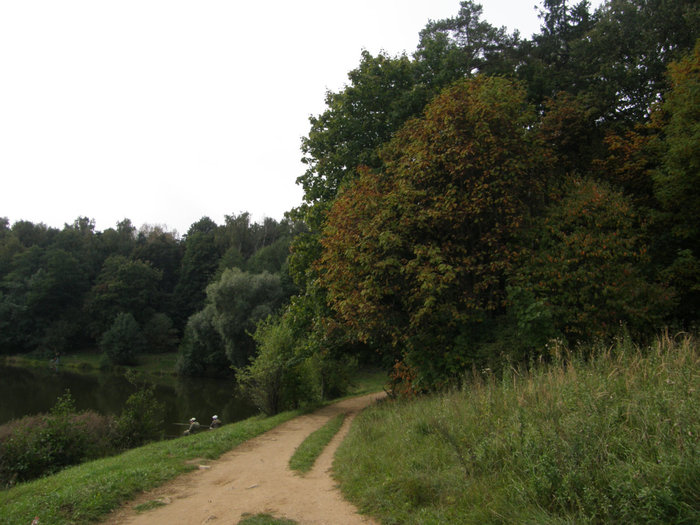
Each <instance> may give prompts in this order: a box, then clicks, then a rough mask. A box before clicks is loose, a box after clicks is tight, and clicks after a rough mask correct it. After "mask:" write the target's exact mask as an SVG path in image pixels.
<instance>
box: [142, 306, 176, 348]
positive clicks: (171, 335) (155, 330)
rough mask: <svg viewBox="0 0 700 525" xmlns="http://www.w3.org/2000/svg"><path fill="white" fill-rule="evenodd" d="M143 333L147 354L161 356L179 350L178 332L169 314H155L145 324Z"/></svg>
mask: <svg viewBox="0 0 700 525" xmlns="http://www.w3.org/2000/svg"><path fill="white" fill-rule="evenodd" d="M141 332H142V334H143V337H144V339H145V345H146V346H145V349H146V351H147V352H150V353H154V354H159V353H165V352H172V351H173V350H176V349H177V343H178V338H177V330H175V327H174V325H173V321H172V319H170V317H168V315H167V314H164V313H156V314H154V315H153V316H152V317H151V318H150V319H149V320H148V321H146V323H144V325H143V327H142V329H141Z"/></svg>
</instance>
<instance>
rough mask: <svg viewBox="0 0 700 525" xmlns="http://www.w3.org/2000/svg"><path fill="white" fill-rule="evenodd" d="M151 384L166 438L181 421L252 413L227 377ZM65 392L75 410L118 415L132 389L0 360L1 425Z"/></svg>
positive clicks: (107, 378)
mask: <svg viewBox="0 0 700 525" xmlns="http://www.w3.org/2000/svg"><path fill="white" fill-rule="evenodd" d="M149 381H152V382H154V383H155V384H156V396H157V398H158V400H159V401H160V402H161V403H163V405H164V406H165V413H164V421H163V431H164V434H165V436H166V437H174V436H177V435H179V434H181V433H182V430H183V427H182V426H181V425H182V424H183V423H186V422H187V421H188V420H189V418H191V417H196V418H197V419H198V420H199V422H200V423H202V424H205V425H208V424H209V422H210V421H211V416H212V415H214V414H216V415H218V416H219V418H220V419H221V420H222V421H223V422H224V423H231V422H233V421H239V420H241V419H245V418H247V417H250V416H252V415H254V414H256V413H257V410H256V409H255V407H254V406H253V405H252V403H251V402H250V401H249V400H247V399H245V398H243V397H242V396H241V395H240V394H239V393H238V392H237V389H236V388H235V385H234V382H233V380H232V379H228V380H226V379H204V378H181V377H172V376H168V377H166V378H164V383H158V382H157V381H158V378H157V377H155V378H149ZM66 389H69V390H70V393H71V396H72V397H73V399H74V400H75V404H76V408H77V409H78V410H87V409H90V410H94V411H96V412H99V413H100V414H105V415H119V414H120V413H121V411H122V408H123V406H124V402H125V401H126V399H127V398H128V397H129V395H131V394H132V393H133V392H134V391H135V388H134V386H133V385H131V384H130V383H129V382H128V381H127V380H126V378H125V377H124V375H123V374H116V373H109V372H95V373H89V374H79V373H75V372H72V371H67V370H64V369H62V368H61V366H60V365H59V366H58V367H57V368H55V369H54V368H52V367H48V366H47V367H45V368H44V367H31V368H24V367H15V366H7V365H3V364H0V425H1V424H3V423H6V422H7V421H10V420H12V419H17V418H20V417H22V416H26V415H33V414H37V413H40V412H48V411H49V410H50V409H51V407H53V406H54V404H55V403H56V399H57V398H58V396H60V395H62V394H64V393H65V391H66Z"/></svg>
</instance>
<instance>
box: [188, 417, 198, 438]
mask: <svg viewBox="0 0 700 525" xmlns="http://www.w3.org/2000/svg"><path fill="white" fill-rule="evenodd" d="M199 426H200V425H199V422H198V421H197V418H195V417H193V418H190V426H189V428H188V429H187V430H185V435H186V436H189V435H190V434H194V433H195V432H197V431H198V430H199Z"/></svg>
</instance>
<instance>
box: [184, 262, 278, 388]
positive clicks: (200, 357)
mask: <svg viewBox="0 0 700 525" xmlns="http://www.w3.org/2000/svg"><path fill="white" fill-rule="evenodd" d="M283 297H284V296H283V293H282V286H281V283H280V279H279V276H276V275H272V274H269V273H267V272H263V273H260V274H250V273H246V272H243V271H241V270H239V269H238V268H231V269H228V270H225V271H224V273H223V274H222V275H221V278H220V279H219V280H218V281H216V282H214V283H212V284H211V285H209V286H208V287H207V303H206V305H205V307H204V308H203V309H202V310H201V311H200V312H197V313H195V314H194V315H192V316H191V317H190V319H189V320H188V322H187V326H186V328H185V334H184V337H183V341H182V343H181V345H180V358H179V365H178V368H179V370H180V371H181V372H182V373H185V374H191V375H197V374H202V373H205V372H207V371H209V372H211V371H213V372H217V373H221V372H223V371H228V370H229V368H230V367H231V366H235V367H242V366H245V365H246V364H247V363H248V359H249V358H250V357H251V356H252V355H253V353H254V350H255V344H254V341H253V338H252V334H253V332H254V331H255V327H256V325H257V323H258V322H259V321H260V320H262V319H266V318H267V317H268V316H269V315H272V314H274V313H275V312H276V311H277V309H278V308H279V307H280V306H281V304H282V299H283Z"/></svg>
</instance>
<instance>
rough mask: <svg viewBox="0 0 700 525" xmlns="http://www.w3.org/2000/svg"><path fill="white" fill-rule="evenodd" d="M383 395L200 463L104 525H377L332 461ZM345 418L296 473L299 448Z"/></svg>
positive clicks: (286, 426)
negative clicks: (261, 523) (267, 522)
mask: <svg viewBox="0 0 700 525" xmlns="http://www.w3.org/2000/svg"><path fill="white" fill-rule="evenodd" d="M382 395H383V394H371V395H367V396H362V397H357V398H352V399H347V400H344V401H341V402H339V403H335V404H333V405H330V406H327V407H324V408H322V409H320V410H318V411H317V412H314V413H313V414H309V415H305V416H300V417H298V418H295V419H293V420H291V421H288V422H286V423H283V424H282V425H280V426H279V427H277V428H275V429H273V430H271V431H269V432H267V433H265V434H263V435H261V436H259V437H257V438H255V439H252V440H250V441H248V442H246V443H244V444H242V445H241V446H239V447H237V448H235V449H234V450H232V451H231V452H228V453H227V454H224V455H223V456H221V457H220V458H219V459H218V460H216V461H212V462H208V463H201V464H200V463H199V462H198V464H199V467H200V468H199V469H198V470H195V471H193V472H190V473H188V474H185V475H182V476H179V477H178V478H176V479H174V480H173V481H171V482H169V483H167V484H166V485H163V486H161V487H159V488H158V489H155V490H153V491H150V492H147V493H144V494H142V495H140V496H139V497H138V498H136V499H135V500H133V501H131V502H129V503H128V504H127V505H125V506H124V507H122V508H121V509H119V510H118V511H117V512H114V513H113V514H111V515H110V516H108V518H107V520H106V521H105V522H104V523H106V524H109V525H116V524H129V525H135V524H148V525H158V524H162V525H174V524H182V525H190V524H192V525H194V524H197V525H199V524H204V523H210V524H213V525H218V524H226V525H233V524H236V523H238V522H239V521H240V520H241V519H242V517H245V516H246V515H249V514H252V515H255V514H258V513H268V514H271V515H273V516H275V517H278V518H288V519H293V520H296V521H297V522H298V523H300V524H302V525H307V524H308V525H316V524H319V525H321V524H328V525H354V524H374V523H376V522H374V521H372V520H371V519H369V518H367V517H364V516H361V515H359V514H358V513H357V509H355V508H354V507H353V506H352V505H351V504H350V503H348V502H347V501H345V500H344V499H343V498H342V496H341V494H340V491H339V490H338V489H337V486H336V483H335V481H334V480H333V478H332V477H331V474H330V470H331V465H332V461H333V455H334V454H335V451H336V449H337V448H338V445H339V444H340V442H341V441H342V440H343V438H344V437H345V435H346V434H347V432H348V430H349V428H350V424H351V422H352V419H353V418H354V416H355V415H356V414H357V413H358V412H359V411H360V410H362V409H363V408H364V407H366V406H367V405H369V404H370V403H372V402H374V401H375V400H377V399H379V398H380V397H382ZM340 412H345V413H347V414H348V416H347V417H346V418H345V422H344V424H343V426H342V427H341V429H340V431H339V432H338V434H336V436H335V437H334V438H333V440H332V441H331V442H330V444H329V445H328V447H326V449H325V450H324V451H323V453H322V454H321V456H320V457H319V458H318V459H317V460H316V463H315V465H314V468H313V469H312V470H311V471H310V472H308V473H307V474H305V475H304V476H300V475H298V474H294V473H293V472H292V471H290V470H289V466H288V463H289V458H290V457H291V456H292V454H293V453H294V450H295V449H296V447H298V446H299V445H300V444H301V442H302V441H303V440H304V438H306V436H308V435H309V434H310V433H312V432H313V431H314V430H316V429H318V428H320V427H321V426H323V424H325V423H326V422H327V421H328V420H329V419H330V418H331V417H333V416H335V415H336V414H338V413H340ZM151 501H158V502H161V503H164V504H165V505H163V506H160V507H156V508H154V509H152V510H148V511H145V512H141V513H137V512H136V511H135V510H134V508H135V507H136V506H137V505H140V504H143V503H146V502H151Z"/></svg>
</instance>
